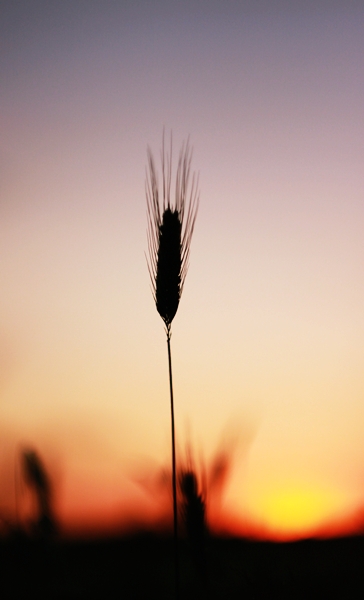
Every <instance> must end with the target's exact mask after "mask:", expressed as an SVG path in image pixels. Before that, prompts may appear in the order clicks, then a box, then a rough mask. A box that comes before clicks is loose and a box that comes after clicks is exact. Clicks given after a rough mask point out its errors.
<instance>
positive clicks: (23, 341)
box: [0, 0, 364, 535]
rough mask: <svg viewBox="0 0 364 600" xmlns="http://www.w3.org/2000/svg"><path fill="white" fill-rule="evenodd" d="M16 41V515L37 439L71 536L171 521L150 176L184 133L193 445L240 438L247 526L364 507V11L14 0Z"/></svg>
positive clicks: (4, 276)
mask: <svg viewBox="0 0 364 600" xmlns="http://www.w3.org/2000/svg"><path fill="white" fill-rule="evenodd" d="M0 40H1V41H0V49H1V50H0V51H1V61H0V82H1V85H0V110H1V134H0V152H1V154H0V161H1V162H0V169H1V182H0V186H1V188H0V194H1V201H0V202H1V204H0V211H1V218H0V257H1V258H0V264H1V290H2V292H1V295H0V438H1V443H0V472H1V477H2V482H3V483H2V488H1V492H0V513H1V514H3V515H10V514H12V512H13V511H14V496H15V492H14V489H15V487H14V486H15V484H14V472H15V473H17V469H18V466H17V458H16V457H17V456H18V453H19V448H20V447H21V446H22V445H28V446H34V447H35V448H36V449H37V450H38V451H39V453H40V454H41V456H43V457H44V460H45V462H46V464H47V467H48V468H49V472H50V474H51V475H52V476H53V477H54V480H55V482H56V483H55V485H56V490H57V494H56V497H57V508H58V510H59V514H60V515H61V518H62V520H63V522H64V523H66V524H68V525H70V524H71V523H73V525H74V526H75V524H76V523H77V524H78V525H79V526H80V527H82V526H86V524H87V523H89V522H90V521H91V520H94V521H95V519H96V518H97V519H99V521H100V520H102V521H103V523H106V522H108V523H109V524H110V523H112V522H113V520H114V519H119V520H123V519H124V520H125V519H126V520H127V519H131V518H134V517H135V518H138V514H139V515H140V514H144V513H145V511H146V510H147V509H149V510H150V514H156V513H157V512H158V505H159V502H160V499H159V495H160V494H162V492H160V491H159V489H157V488H158V486H157V484H154V483H153V481H154V479H153V478H154V477H155V478H156V479H158V476H159V474H160V472H161V470H162V469H163V468H167V467H168V465H169V462H170V412H169V395H168V370H167V369H168V363H167V348H166V340H165V333H164V329H163V323H162V321H161V319H160V317H159V315H158V314H157V311H156V309H155V305H154V302H153V298H152V294H151V290H150V283H149V276H148V271H147V266H146V259H145V252H146V250H147V242H146V226H147V219H146V201H145V191H144V184H145V169H146V149H147V145H149V146H150V147H151V149H152V151H153V153H154V155H155V158H156V159H157V161H159V152H160V148H161V141H162V131H163V127H165V130H166V134H167V135H169V133H170V131H171V130H172V131H173V144H174V157H175V159H176V158H177V156H178V152H179V149H180V147H181V144H182V142H183V141H184V140H185V139H186V138H187V137H188V135H189V136H190V141H191V144H192V146H193V149H194V154H193V163H192V166H193V169H194V170H196V171H197V172H199V174H200V190H201V199H200V208H199V213H198V218H197V222H196V227H195V232H194V237H193V240H192V247H191V257H190V268H189V272H188V276H187V279H186V284H185V288H184V291H183V296H182V300H181V303H180V307H179V311H178V313H177V316H176V318H175V321H174V323H173V337H172V352H173V367H174V379H175V402H176V421H177V435H178V441H179V446H180V449H181V451H182V454H183V455H185V450H186V444H187V443H188V441H190V443H191V445H192V446H193V449H194V452H195V456H196V458H197V456H200V455H202V456H203V460H204V462H205V464H206V465H207V466H209V465H211V463H212V461H213V458H214V456H215V454H216V453H218V452H220V451H221V452H228V454H229V456H230V458H231V461H232V467H231V472H230V477H229V479H228V484H227V487H226V489H225V493H224V503H223V507H222V508H221V510H222V513H224V514H225V515H229V519H230V520H231V522H234V523H235V525H234V527H235V528H239V527H240V529H239V531H240V530H241V531H242V530H243V529H244V523H245V522H246V521H248V522H249V523H250V524H251V525H254V526H255V527H257V528H261V529H263V530H264V529H265V530H267V531H269V532H271V534H287V535H290V534H292V533H293V534H295V533H299V534H304V533H306V532H309V531H311V530H312V528H315V527H321V526H324V525H326V524H327V523H338V522H340V521H341V520H342V519H344V518H346V517H347V516H348V515H354V514H357V513H358V514H359V513H360V512H361V511H362V508H363V507H364V369H363V357H364V312H363V306H364V279H363V267H364V248H363V224H364V185H363V155H364V143H363V140H364V119H363V110H364V105H363V99H364V72H363V56H364V7H363V3H362V2H361V1H360V2H359V1H350V0H345V1H344V0H342V1H335V0H331V1H320V0H319V1H317V0H316V1H315V2H311V1H309V0H305V1H299V0H298V1H297V2H292V1H288V0H287V1H283V0H282V1H274V0H273V1H272V0H269V1H268V0H265V1H264V0H254V1H244V0H241V1H240V2H236V1H232V0H224V1H220V0H216V1H214V0H209V1H207V0H206V1H205V0H202V1H198V0H193V1H182V0H181V1H158V0H156V1H153V2H150V1H147V0H145V1H142V0H139V1H135V0H133V1H132V0H130V1H129V0H123V1H122V2H116V1H113V0H102V2H101V1H94V0H62V1H59V2H57V1H55V2H47V1H45V0H43V1H40V0H33V1H32V2H27V1H25V0H17V1H16V2H10V1H5V2H2V3H1V8H0ZM158 166H159V163H158ZM232 440H234V443H233V442H232ZM14 465H15V468H14ZM16 476H17V475H15V477H16ZM143 511H144V512H143ZM153 511H154V512H153ZM133 512H134V513H135V514H134V516H133V515H132V513H133ZM226 518H227V517H226ZM237 523H239V525H237ZM235 530H237V529H235Z"/></svg>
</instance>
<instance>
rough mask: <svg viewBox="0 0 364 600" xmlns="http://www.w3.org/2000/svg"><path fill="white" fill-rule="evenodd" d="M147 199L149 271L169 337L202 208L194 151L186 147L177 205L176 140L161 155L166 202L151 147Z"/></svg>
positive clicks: (180, 165) (179, 170)
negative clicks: (193, 169)
mask: <svg viewBox="0 0 364 600" xmlns="http://www.w3.org/2000/svg"><path fill="white" fill-rule="evenodd" d="M147 152H148V169H147V176H146V197H147V211H148V251H149V261H148V269H149V274H150V278H151V281H152V290H153V296H154V300H155V303H156V307H157V311H158V313H159V314H160V316H161V317H162V319H163V321H164V323H165V326H166V330H167V334H168V335H169V334H170V328H171V324H172V321H173V318H174V316H175V314H176V312H177V309H178V305H179V301H180V298H181V294H182V289H183V284H184V281H185V277H186V274H187V269H188V259H189V252H190V244H191V238H192V233H193V228H194V225H195V220H196V214H197V208H198V200H199V193H198V178H197V177H196V176H195V174H193V176H192V182H191V185H190V186H189V179H190V167H191V158H192V151H191V149H190V147H189V143H188V140H187V143H186V144H183V146H182V149H181V152H180V155H179V160H178V167H177V175H176V188H175V202H174V203H172V202H171V178H172V137H171V143H170V151H169V153H167V154H166V152H165V148H164V136H163V144H162V152H161V162H162V175H163V192H162V193H163V199H162V202H160V200H159V188H158V177H157V171H156V168H155V163H154V159H153V155H152V153H151V151H150V149H149V148H148V151H147Z"/></svg>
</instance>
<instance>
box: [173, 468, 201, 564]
mask: <svg viewBox="0 0 364 600" xmlns="http://www.w3.org/2000/svg"><path fill="white" fill-rule="evenodd" d="M179 485H180V489H181V493H182V498H183V501H182V507H181V509H182V510H181V512H182V519H183V523H184V526H185V531H186V535H187V539H188V542H189V545H190V548H191V551H192V556H193V559H194V562H195V564H196V565H197V567H198V569H199V571H200V572H202V571H204V567H205V559H204V550H205V549H204V543H205V535H206V520H205V517H206V503H205V499H204V497H203V494H202V493H201V492H200V490H199V486H198V480H197V475H196V473H195V472H194V471H193V470H192V469H188V470H182V472H181V473H180V477H179ZM201 574H202V573H201Z"/></svg>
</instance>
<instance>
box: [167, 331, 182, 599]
mask: <svg viewBox="0 0 364 600" xmlns="http://www.w3.org/2000/svg"><path fill="white" fill-rule="evenodd" d="M167 346H168V366H169V391H170V396H171V426H172V488H173V525H174V562H175V575H176V580H175V583H176V600H179V554H178V515H177V480H176V444H175V433H174V405H173V383H172V358H171V333H170V330H169V329H168V330H167Z"/></svg>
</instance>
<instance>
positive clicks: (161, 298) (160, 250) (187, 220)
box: [145, 135, 199, 599]
mask: <svg viewBox="0 0 364 600" xmlns="http://www.w3.org/2000/svg"><path fill="white" fill-rule="evenodd" d="M147 152H148V169H147V176H146V186H145V189H146V197H147V214H148V233H147V237H148V251H149V261H148V269H149V275H150V278H151V282H152V290H153V296H154V300H155V303H156V308H157V311H158V313H159V314H160V316H161V317H162V319H163V321H164V324H165V328H166V334H167V347H168V367H169V388H170V399H171V429H172V488H173V523H174V544H175V571H176V598H177V599H178V598H179V558H178V516H177V515H178V512H177V482H176V444H175V425H174V400H173V381H172V357H171V325H172V321H173V319H174V317H175V315H176V312H177V310H178V306H179V301H180V299H181V294H182V289H183V284H184V281H185V277H186V274H187V269H188V260H189V253H190V244H191V238H192V233H193V228H194V225H195V220H196V215H197V209H198V202H199V193H198V178H197V177H196V176H195V174H193V176H192V181H191V185H189V184H190V170H191V159H192V151H191V149H190V146H189V141H188V140H187V143H186V144H183V146H182V149H181V152H180V155H179V160H178V167H177V175H176V189H175V201H174V202H172V201H171V179H172V136H171V141H170V150H169V153H168V152H167V153H166V151H165V146H164V135H163V144H162V152H161V162H162V176H163V185H162V189H163V191H162V200H160V197H159V187H158V176H157V170H156V167H155V163H154V159H153V155H152V153H151V151H150V149H149V148H148V151H147Z"/></svg>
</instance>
